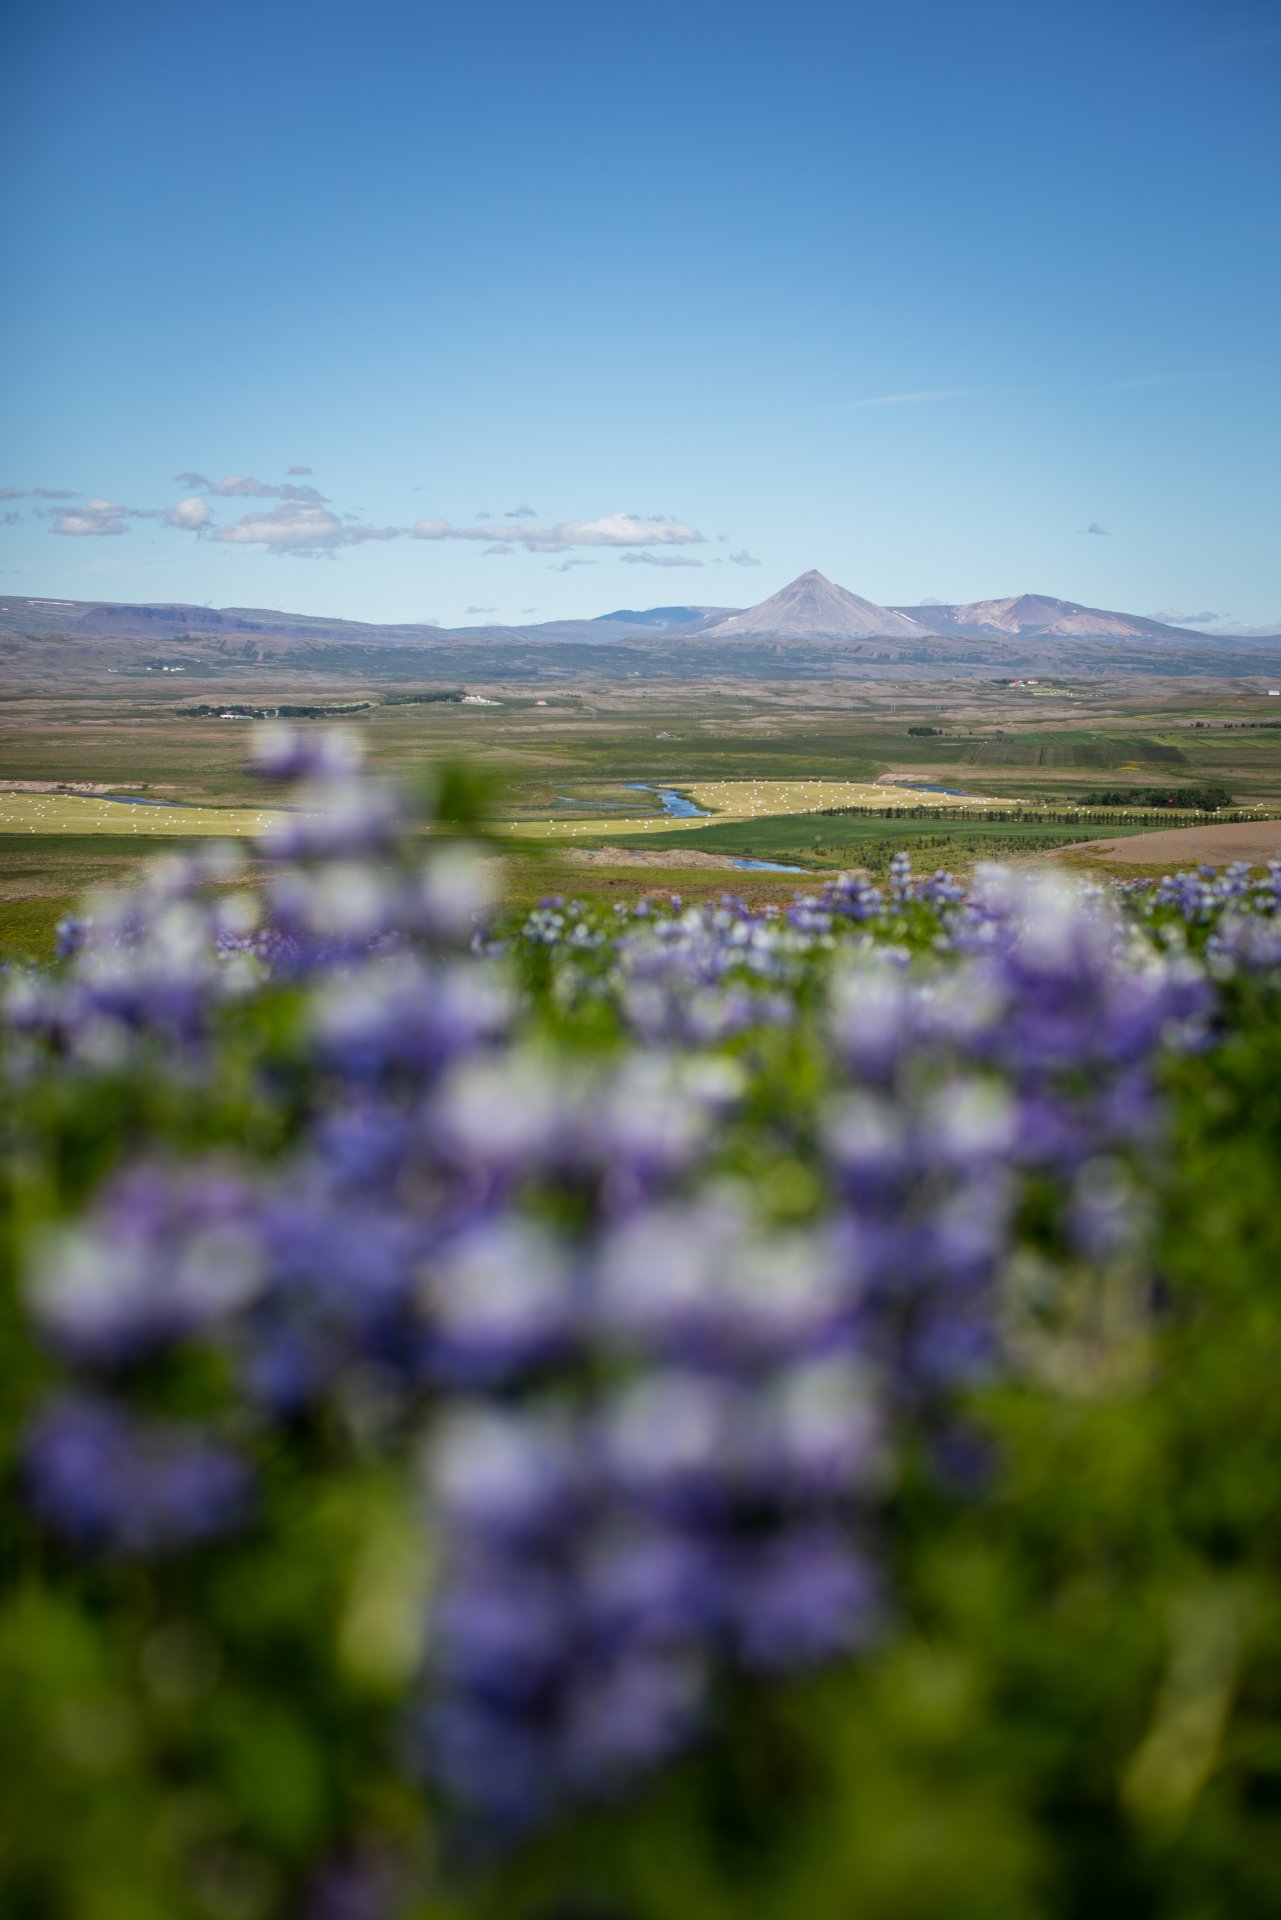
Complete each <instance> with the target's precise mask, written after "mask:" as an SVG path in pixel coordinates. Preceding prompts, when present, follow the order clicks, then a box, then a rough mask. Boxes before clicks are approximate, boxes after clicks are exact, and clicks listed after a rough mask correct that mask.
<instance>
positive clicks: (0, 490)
mask: <svg viewBox="0 0 1281 1920" xmlns="http://www.w3.org/2000/svg"><path fill="white" fill-rule="evenodd" d="M26 497H27V490H26V488H25V487H0V500H25V499H26Z"/></svg>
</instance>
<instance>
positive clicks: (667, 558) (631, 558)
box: [619, 553, 703, 567]
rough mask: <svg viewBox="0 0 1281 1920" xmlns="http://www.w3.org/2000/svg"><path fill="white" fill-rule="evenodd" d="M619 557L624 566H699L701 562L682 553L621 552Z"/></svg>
mask: <svg viewBox="0 0 1281 1920" xmlns="http://www.w3.org/2000/svg"><path fill="white" fill-rule="evenodd" d="M619 558H620V560H621V561H622V563H623V565H624V566H625V567H701V566H702V564H703V563H702V561H701V560H692V559H690V558H689V557H688V555H686V554H683V553H623V554H620V555H619Z"/></svg>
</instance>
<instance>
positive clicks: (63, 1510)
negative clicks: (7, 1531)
mask: <svg viewBox="0 0 1281 1920" xmlns="http://www.w3.org/2000/svg"><path fill="white" fill-rule="evenodd" d="M23 1480H24V1485H25V1487H26V1491H27V1496H28V1498H29V1500H30V1503H31V1505H32V1508H33V1509H34V1511H35V1513H36V1514H37V1516H38V1517H39V1518H40V1519H41V1520H42V1521H43V1522H44V1523H45V1525H46V1526H48V1527H49V1528H50V1530H51V1531H52V1532H54V1533H56V1534H59V1535H60V1536H61V1537H62V1538H63V1539H65V1540H66V1541H67V1542H68V1543H69V1544H71V1545H73V1546H76V1547H79V1548H81V1549H83V1550H85V1551H87V1552H91V1553H105V1554H110V1555H122V1556H127V1557H132V1556H139V1555H149V1554H163V1553H167V1552H174V1551H177V1550H180V1549H182V1548H184V1547H190V1546H196V1545H199V1544H200V1543H202V1542H204V1541H209V1540H215V1539H217V1538H219V1537H220V1536H221V1535H223V1534H227V1533H230V1532H233V1531H235V1530H236V1529H237V1528H239V1527H240V1526H242V1525H243V1524H244V1522H245V1520H246V1519H247V1517H248V1515H249V1512H250V1509H251V1504H252V1494H253V1478H252V1475H251V1472H250V1469H249V1467H248V1465H247V1463H246V1462H245V1461H244V1460H243V1459H242V1458H241V1457H240V1456H239V1455H238V1454H236V1453H234V1452H233V1451H232V1450H231V1449H230V1448H229V1447H226V1446H224V1445H222V1444H221V1443H220V1442H218V1441H215V1440H213V1439H211V1438H210V1437H209V1436H208V1435H206V1434H205V1433H203V1432H201V1431H200V1430H199V1429H198V1428H193V1427H188V1426H177V1425H174V1424H172V1423H166V1424H153V1425H144V1424H143V1423H141V1422H139V1421H137V1420H134V1419H132V1418H131V1417H130V1416H128V1415H126V1414H124V1413H123V1412H121V1410H120V1409H119V1408H118V1407H116V1406H114V1405H112V1404H111V1403H110V1402H109V1401H105V1400H97V1399H89V1398H85V1397H77V1396H66V1397H63V1398H59V1399H55V1400H53V1401H52V1402H50V1403H49V1404H47V1405H46V1406H45V1407H44V1409H43V1410H42V1411H41V1413H40V1414H39V1415H38V1416H37V1419H36V1421H35V1423H34V1425H33V1426H32V1428H31V1430H30V1431H29V1433H28V1435H27V1439H26V1443H25V1447H24V1451H23Z"/></svg>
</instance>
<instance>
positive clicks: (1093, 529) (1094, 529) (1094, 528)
mask: <svg viewBox="0 0 1281 1920" xmlns="http://www.w3.org/2000/svg"><path fill="white" fill-rule="evenodd" d="M1081 531H1082V532H1083V533H1097V534H1098V535H1099V536H1100V537H1101V538H1103V539H1106V538H1107V531H1108V530H1107V528H1106V527H1101V526H1100V525H1099V523H1098V521H1097V520H1091V522H1090V524H1089V526H1088V527H1083V528H1082V529H1081Z"/></svg>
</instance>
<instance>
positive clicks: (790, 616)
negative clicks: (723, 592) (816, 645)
mask: <svg viewBox="0 0 1281 1920" xmlns="http://www.w3.org/2000/svg"><path fill="white" fill-rule="evenodd" d="M925 631H926V629H925V628H924V627H923V626H921V625H920V624H919V623H918V622H917V621H915V620H911V619H909V618H908V617H907V615H906V614H902V613H895V612H894V611H893V610H892V609H891V608H889V607H878V606H877V605H876V603H875V601H872V600H861V599H860V598H859V596H858V594H856V593H851V592H850V591H849V590H848V588H846V587H838V586H837V585H836V583H835V582H834V581H832V580H829V579H828V578H827V576H826V575H825V574H822V573H820V572H819V571H818V569H817V567H811V568H810V570H809V572H808V573H802V574H799V575H798V576H797V578H796V579H795V580H791V581H789V582H788V584H787V586H785V587H781V588H780V589H779V591H778V592H777V593H772V594H771V595H770V597H769V599H768V600H762V601H761V602H760V604H759V605H758V606H755V607H748V609H747V610H746V612H745V613H735V614H731V616H730V618H729V619H728V620H721V621H719V622H718V623H717V625H716V626H714V627H709V628H707V629H706V636H705V637H706V638H708V639H717V640H722V639H724V640H729V639H733V638H734V637H735V635H740V634H741V635H744V636H746V635H748V634H753V635H756V634H759V635H761V636H765V635H767V634H768V635H772V636H774V637H776V638H778V639H783V640H811V639H815V640H820V639H821V640H873V639H877V638H879V637H880V636H882V635H886V636H892V637H894V638H897V639H911V638H916V637H918V636H920V635H921V634H923V633H925Z"/></svg>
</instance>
